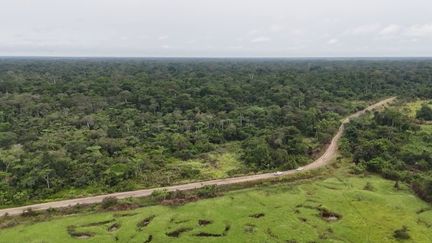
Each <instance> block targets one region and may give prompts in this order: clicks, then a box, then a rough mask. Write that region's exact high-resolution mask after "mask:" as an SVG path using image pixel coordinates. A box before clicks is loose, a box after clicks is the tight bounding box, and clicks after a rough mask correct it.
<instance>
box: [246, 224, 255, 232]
mask: <svg viewBox="0 0 432 243" xmlns="http://www.w3.org/2000/svg"><path fill="white" fill-rule="evenodd" d="M255 229H256V225H254V224H246V225H245V226H244V232H245V233H254V232H255Z"/></svg>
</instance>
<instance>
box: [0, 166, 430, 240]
mask: <svg viewBox="0 0 432 243" xmlns="http://www.w3.org/2000/svg"><path fill="white" fill-rule="evenodd" d="M366 184H370V186H371V188H373V189H372V190H365V185H366ZM113 225H115V226H116V227H112V226H113ZM403 226H406V227H407V228H408V230H409V231H408V233H409V235H410V237H411V239H410V240H407V241H406V242H431V241H432V208H431V205H429V204H427V203H425V202H423V201H421V200H420V199H418V198H416V197H415V196H414V195H412V194H411V192H410V190H409V189H408V188H407V187H406V186H403V185H402V187H401V189H399V190H397V189H395V188H394V182H392V181H389V180H385V179H382V178H380V177H378V176H373V175H369V176H352V175H349V174H347V173H346V168H345V167H343V168H342V169H340V170H338V171H337V173H335V174H333V176H332V177H328V178H324V179H312V180H306V181H296V182H291V183H290V182H282V183H277V184H270V183H267V184H261V185H259V186H255V187H252V188H248V189H240V190H234V191H230V192H226V193H225V195H223V196H221V197H218V198H213V199H205V200H200V201H196V202H191V203H187V204H184V205H181V206H171V207H169V206H161V205H158V206H149V207H144V208H139V209H134V210H128V211H117V212H103V213H87V214H79V215H71V216H67V217H62V218H54V219H52V220H50V221H46V222H36V223H27V224H23V225H18V226H15V227H11V228H6V229H2V230H0V241H1V242H76V241H77V240H78V239H79V241H82V242H203V241H206V242H290V241H291V242H312V241H313V242H397V240H396V239H395V238H394V237H393V232H394V231H395V230H397V229H400V228H402V227H403Z"/></svg>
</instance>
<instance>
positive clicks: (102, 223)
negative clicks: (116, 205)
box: [80, 219, 115, 227]
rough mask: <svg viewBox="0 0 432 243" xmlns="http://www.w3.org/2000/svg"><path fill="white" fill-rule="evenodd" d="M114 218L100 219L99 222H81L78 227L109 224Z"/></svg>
mask: <svg viewBox="0 0 432 243" xmlns="http://www.w3.org/2000/svg"><path fill="white" fill-rule="evenodd" d="M114 221H115V219H110V220H105V221H100V222H94V223H88V224H82V225H80V227H92V226H99V225H104V224H109V223H112V222H114Z"/></svg>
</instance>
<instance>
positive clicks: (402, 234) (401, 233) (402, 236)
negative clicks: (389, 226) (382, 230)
mask: <svg viewBox="0 0 432 243" xmlns="http://www.w3.org/2000/svg"><path fill="white" fill-rule="evenodd" d="M393 237H394V238H396V239H398V240H408V239H410V238H411V237H410V235H409V233H408V228H407V227H406V226H405V225H404V226H403V227H402V229H397V230H395V231H394V232H393Z"/></svg>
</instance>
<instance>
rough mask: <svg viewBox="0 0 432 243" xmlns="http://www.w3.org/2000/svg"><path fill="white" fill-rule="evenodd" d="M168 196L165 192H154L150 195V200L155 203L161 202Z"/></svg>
mask: <svg viewBox="0 0 432 243" xmlns="http://www.w3.org/2000/svg"><path fill="white" fill-rule="evenodd" d="M168 196H169V192H168V191H167V190H166V189H165V190H154V191H153V192H152V194H151V198H152V199H153V200H155V201H158V202H160V201H163V200H165V199H166V198H167V197H168Z"/></svg>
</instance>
